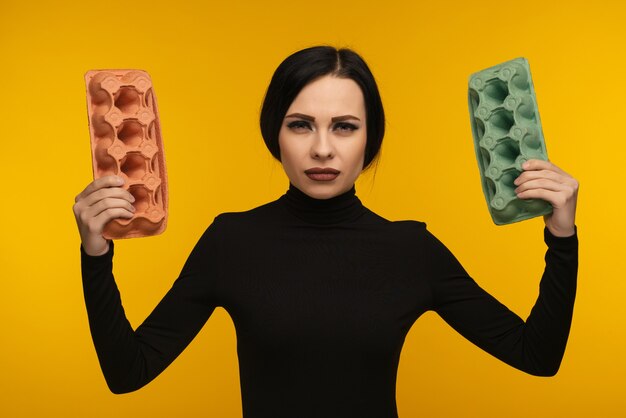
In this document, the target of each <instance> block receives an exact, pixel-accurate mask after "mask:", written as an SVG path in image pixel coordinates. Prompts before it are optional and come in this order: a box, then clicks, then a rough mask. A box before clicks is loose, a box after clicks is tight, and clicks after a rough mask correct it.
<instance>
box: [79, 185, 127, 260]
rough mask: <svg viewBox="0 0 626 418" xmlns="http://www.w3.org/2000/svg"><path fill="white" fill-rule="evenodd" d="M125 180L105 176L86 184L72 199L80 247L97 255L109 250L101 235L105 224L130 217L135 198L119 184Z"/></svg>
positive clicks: (107, 243) (90, 253)
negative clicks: (112, 220) (81, 245)
mask: <svg viewBox="0 0 626 418" xmlns="http://www.w3.org/2000/svg"><path fill="white" fill-rule="evenodd" d="M123 184H124V179H122V178H121V177H118V176H105V177H100V178H99V179H96V180H94V181H93V182H91V183H89V185H88V186H87V187H85V190H83V191H82V192H80V194H79V195H78V196H76V198H75V199H74V201H75V203H74V206H73V209H74V216H75V217H76V223H77V224H78V232H79V233H80V240H81V242H82V244H83V249H84V250H85V252H86V253H87V254H88V255H92V256H96V255H102V254H106V252H107V251H109V241H108V240H106V239H105V238H104V237H103V236H102V230H103V229H104V226H105V225H106V224H107V222H109V221H110V220H111V219H115V218H132V217H133V215H134V213H135V208H134V207H133V205H132V203H133V202H134V201H135V198H134V197H133V195H132V194H130V193H129V192H128V191H126V190H124V189H123V188H122V187H121V186H122V185H123Z"/></svg>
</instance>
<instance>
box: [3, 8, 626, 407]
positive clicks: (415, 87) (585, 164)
mask: <svg viewBox="0 0 626 418" xmlns="http://www.w3.org/2000/svg"><path fill="white" fill-rule="evenodd" d="M374 4H378V2H373V1H372V2H364V1H353V0H346V1H341V2H338V1H326V0H320V1H315V2H294V1H270V2H266V1H263V2H261V1H258V2H255V1H251V0H248V1H232V2H226V1H219V2H218V1H209V2H201V1H197V2H186V1H182V0H181V1H176V2H161V1H154V0H151V1H147V0H136V1H107V2H43V1H39V2H37V1H31V2H22V1H17V0H2V2H1V3H0V53H1V54H2V64H1V65H0V95H1V96H0V121H1V122H2V125H1V126H2V130H1V131H0V135H1V144H2V148H1V149H0V167H1V170H2V200H1V202H2V204H1V205H0V233H1V238H0V280H1V284H2V290H1V291H0V318H2V329H1V331H0V338H1V340H0V416H2V417H109V416H115V417H137V416H142V417H169V416H204V417H225V418H229V417H238V416H241V406H240V391H239V377H238V366H237V357H236V351H235V350H236V340H235V333H234V329H233V325H232V321H231V320H230V318H229V317H228V315H227V314H226V312H225V311H224V310H222V309H218V310H216V311H215V313H214V314H213V316H212V317H211V319H210V320H209V322H208V323H207V325H206V326H205V328H204V329H203V331H202V332H201V334H200V335H199V336H198V337H197V338H196V340H195V341H194V342H193V343H192V344H191V345H190V346H189V347H188V349H187V350H186V351H185V352H184V353H183V354H182V355H181V357H180V358H179V359H178V360H176V362H175V363H174V364H173V365H172V366H171V367H170V368H169V369H168V370H166V371H165V372H164V373H163V374H162V375H161V376H160V377H159V378H157V379H156V380H155V381H154V382H152V383H150V384H149V385H148V386H147V387H145V388H143V389H142V390H140V391H138V392H135V393H132V394H128V395H122V396H116V395H112V394H110V393H109V392H108V390H107V388H106V385H105V383H104V379H103V377H102V375H101V373H100V370H99V366H98V363H97V359H96V355H95V351H94V349H93V346H92V343H91V337H90V334H89V330H88V325H87V318H86V313H85V308H84V303H83V299H82V287H81V280H80V270H79V268H80V265H79V251H78V250H79V239H78V234H77V232H76V226H75V222H74V219H73V215H72V210H71V206H72V204H73V199H74V196H75V195H76V194H77V193H79V192H80V191H81V190H82V189H83V187H84V186H85V185H87V183H88V182H89V181H90V180H91V157H90V148H89V135H88V125H87V115H86V101H85V87H84V82H83V74H84V73H85V72H86V71H87V70H89V69H95V68H140V69H145V70H147V71H148V72H149V73H150V74H151V76H152V78H153V82H154V85H155V91H156V95H157V98H158V100H159V109H160V113H161V122H162V128H163V137H164V143H165V152H166V161H167V168H168V173H169V185H170V212H169V225H168V229H167V230H166V232H165V233H164V234H163V235H161V236H159V237H154V238H143V239H134V240H124V241H118V242H117V248H116V250H117V254H116V258H115V273H116V278H117V281H118V284H119V287H120V290H121V292H122V295H123V301H124V305H125V308H126V312H127V315H128V317H129V319H130V321H131V323H132V324H133V325H134V326H137V325H138V324H139V323H140V322H141V321H142V320H143V318H145V316H146V315H148V314H149V312H150V311H151V310H152V308H153V307H154V306H155V305H156V303H157V302H158V301H159V300H160V298H161V297H162V295H163V294H164V293H165V292H166V291H167V290H168V288H169V287H170V285H171V283H172V281H173V280H174V279H175V278H176V277H177V275H178V272H179V271H180V268H181V267H182V264H183V263H184V261H185V259H186V257H187V255H188V254H189V251H190V250H191V248H192V247H193V245H194V244H195V242H196V240H197V238H198V237H199V236H200V234H201V233H202V232H203V231H204V229H205V228H206V226H207V225H208V224H209V223H210V222H211V221H212V219H213V217H214V216H215V215H217V214H218V213H220V212H225V211H238V210H245V209H248V208H251V207H254V206H257V205H259V204H262V203H265V202H267V201H270V200H273V199H275V198H277V197H278V196H279V195H280V194H282V193H283V192H284V191H285V190H286V187H287V180H286V178H285V176H284V174H283V173H282V169H281V167H280V165H278V164H277V163H275V162H273V161H272V159H271V158H270V156H269V153H268V152H267V151H266V149H265V147H264V145H263V142H262V140H261V136H260V133H259V128H258V122H257V120H258V115H259V108H260V104H261V100H262V98H263V95H264V92H265V89H266V86H267V84H268V82H269V80H270V77H271V75H272V73H273V71H274V69H275V68H276V66H277V65H278V64H279V63H280V61H281V60H282V59H283V58H285V57H286V56H287V55H288V54H290V53H292V52H294V51H296V50H298V49H301V48H304V47H307V46H311V45H315V44H323V43H328V44H332V45H338V46H349V47H352V48H354V49H356V50H357V51H358V52H360V53H361V54H362V55H363V56H364V57H365V58H366V60H367V61H368V63H369V64H370V66H371V68H372V71H373V72H374V74H375V76H376V77H377V80H378V82H379V87H380V89H381V93H382V97H383V101H384V103H385V106H386V112H387V116H388V126H387V127H388V131H387V135H386V138H385V144H384V147H383V154H382V159H381V162H380V165H379V167H378V170H377V171H376V175H375V176H373V173H370V174H368V175H366V176H364V177H363V178H362V179H360V180H359V183H358V184H357V192H358V195H359V196H360V197H361V199H362V200H363V202H364V203H365V204H366V205H367V206H368V207H369V208H371V209H372V210H374V211H375V212H378V213H379V214H381V215H383V216H385V217H387V218H389V219H393V220H399V219H419V220H423V221H426V222H427V223H428V225H429V228H430V230H431V231H432V232H434V233H435V234H436V235H437V236H438V237H439V238H440V239H441V240H442V241H443V242H444V243H445V244H446V245H447V246H448V247H449V248H450V249H451V250H452V251H453V252H454V253H455V254H456V256H457V257H458V258H459V259H460V261H461V262H462V263H463V265H464V266H465V268H466V269H467V270H468V271H469V272H470V273H471V274H472V275H473V276H474V277H475V278H476V280H477V281H478V282H479V283H480V284H481V285H482V286H483V287H484V288H486V289H487V290H489V291H490V292H491V293H493V294H494V295H495V296H496V297H497V298H498V299H500V300H501V301H502V302H503V303H505V304H506V305H507V306H509V307H510V308H511V309H512V310H514V311H515V312H517V313H518V314H519V315H521V316H522V317H526V316H527V315H528V313H529V311H530V308H531V306H532V304H533V302H534V300H535V297H536V294H537V289H538V281H539V278H540V275H541V271H542V268H543V253H544V251H545V247H544V245H543V243H542V221H541V220H540V219H534V220H530V221H526V222H522V223H520V224H515V225H510V226H503V227H496V226H494V225H493V224H492V222H491V220H490V218H489V215H488V212H487V208H486V205H485V201H484V198H483V194H482V190H481V187H480V181H479V176H478V170H477V167H476V162H475V158H474V150H473V143H472V138H471V132H470V125H469V118H468V110H467V103H466V95H467V77H468V75H469V74H470V73H472V72H474V71H477V70H480V69H482V68H485V67H488V66H491V65H494V64H497V63H499V62H502V61H505V60H508V59H512V58H515V57H518V56H524V57H526V58H528V59H529V62H530V65H531V69H532V73H533V74H532V75H533V79H534V82H535V87H536V90H537V98H538V105H539V109H540V113H541V118H542V122H543V126H544V134H545V137H546V143H547V148H548V154H549V156H550V158H551V160H553V161H554V162H556V163H557V164H558V165H560V166H561V167H563V168H564V169H565V170H566V171H568V172H571V173H572V174H574V175H575V177H576V178H578V179H579V180H580V183H581V189H580V199H579V212H578V222H577V223H578V226H579V236H580V241H581V251H580V271H579V288H578V299H577V302H576V308H575V315H574V322H573V326H572V331H571V337H570V340H569V344H568V348H567V351H566V353H565V358H564V360H563V364H562V367H561V370H560V372H559V374H558V375H557V376H556V377H554V378H537V377H531V376H528V375H526V374H524V373H522V372H519V371H517V370H515V369H513V368H511V367H509V366H506V365H504V364H502V363H500V362H499V361H497V360H495V359H494V358H492V357H490V356H489V355H487V354H485V353H484V352H482V351H481V350H479V349H478V348H476V347H474V346H473V345H472V344H470V343H469V342H467V341H466V340H464V339H463V338H462V337H460V336H459V335H458V334H456V333H455V332H454V331H453V330H451V329H450V328H449V327H448V326H447V325H446V324H445V323H444V322H443V321H442V320H441V319H440V318H439V317H438V316H437V315H436V314H434V313H427V314H426V315H424V316H423V317H422V318H421V319H420V320H418V321H417V322H416V324H415V325H414V327H413V328H412V330H411V332H410V333H409V335H408V337H407V340H406V343H405V346H404V350H403V352H402V357H401V363H400V369H399V372H398V382H397V383H398V384H397V402H398V409H399V413H400V417H401V418H409V417H417V416H422V417H481V418H484V417H528V416H533V417H618V416H624V414H625V412H624V411H625V410H626V401H625V399H626V397H625V396H624V388H625V387H626V382H625V380H626V377H625V376H626V360H625V359H626V356H625V355H624V353H625V352H626V326H625V325H624V318H626V301H625V289H626V285H625V284H624V283H625V279H624V271H625V270H626V265H625V262H624V258H626V257H625V256H624V245H623V239H624V238H623V237H624V236H625V235H626V228H625V226H624V204H625V203H626V198H625V197H624V192H623V189H624V188H623V186H622V183H623V173H624V170H623V167H624V157H625V154H626V152H625V151H626V145H625V144H624V141H625V134H624V126H625V123H624V119H625V109H626V106H625V104H624V103H625V102H624V98H625V97H626V86H625V82H624V80H626V58H625V57H626V55H625V53H624V48H625V46H624V45H626V24H625V23H624V22H625V21H626V7H625V6H624V3H623V2H620V1H608V0H595V1H592V2H589V1H585V2H583V1H554V2H545V1H525V2H517V3H512V2H505V1H501V0H498V1H491V0H483V1H476V2H466V3H463V2H453V1H442V2H433V1H415V2H412V1H406V0H403V1H395V0H389V1H385V2H382V4H383V6H373V5H374Z"/></svg>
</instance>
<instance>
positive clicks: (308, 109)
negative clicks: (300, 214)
mask: <svg viewBox="0 0 626 418" xmlns="http://www.w3.org/2000/svg"><path fill="white" fill-rule="evenodd" d="M365 124H366V120H365V102H364V99H363V92H362V91H361V88H360V87H359V85H358V84H357V83H356V82H354V81H353V80H351V79H348V78H339V77H335V76H331V75H327V76H323V77H320V78H318V79H316V80H314V81H312V82H311V83H309V84H307V85H306V86H305V87H304V88H303V89H302V90H301V91H300V93H299V94H298V96H296V98H295V99H294V101H293V102H292V103H291V106H289V109H288V110H287V113H286V114H285V118H284V120H283V123H282V126H281V128H280V133H279V135H278V144H279V146H280V157H281V163H282V165H283V168H284V170H285V173H286V174H287V177H289V181H290V182H291V183H292V184H293V185H294V186H295V187H297V188H298V189H299V190H301V191H302V192H304V193H306V194H307V195H309V196H311V197H313V198H316V199H329V198H331V197H334V196H337V195H339V194H341V193H344V192H346V191H348V190H349V189H350V188H351V187H352V185H353V184H354V182H355V181H356V179H357V177H358V176H359V174H360V173H361V171H362V170H363V162H364V158H365V144H366V142H367V129H366V125H365Z"/></svg>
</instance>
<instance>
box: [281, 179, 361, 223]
mask: <svg viewBox="0 0 626 418" xmlns="http://www.w3.org/2000/svg"><path fill="white" fill-rule="evenodd" d="M355 193H356V191H355V188H354V186H352V188H351V189H350V190H348V191H346V192H345V193H342V194H340V195H338V196H334V197H331V198H329V199H315V198H313V197H311V196H309V195H307V194H306V193H304V192H302V191H301V190H299V189H298V188H297V187H295V186H294V185H293V184H290V185H289V190H287V193H285V194H284V195H283V196H282V197H281V201H282V202H283V203H284V204H285V206H286V207H287V209H288V210H289V212H291V213H292V214H293V215H295V216H297V217H298V218H300V219H301V220H303V221H305V222H307V223H311V224H318V225H333V224H339V223H345V222H350V221H354V220H356V219H358V218H359V217H360V216H361V215H362V214H363V213H364V212H365V208H364V207H363V205H362V204H361V201H360V200H359V198H358V197H356V194H355Z"/></svg>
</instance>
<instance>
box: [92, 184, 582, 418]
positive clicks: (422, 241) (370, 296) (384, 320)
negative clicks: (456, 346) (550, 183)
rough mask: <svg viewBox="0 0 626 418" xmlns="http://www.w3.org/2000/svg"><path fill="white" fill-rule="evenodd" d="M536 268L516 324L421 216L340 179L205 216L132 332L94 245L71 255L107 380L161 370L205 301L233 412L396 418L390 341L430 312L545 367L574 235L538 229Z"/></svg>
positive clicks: (130, 383)
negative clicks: (409, 215) (378, 207)
mask: <svg viewBox="0 0 626 418" xmlns="http://www.w3.org/2000/svg"><path fill="white" fill-rule="evenodd" d="M544 240H545V242H546V244H547V245H548V251H547V253H546V257H545V260H546V268H545V272H544V274H543V277H542V279H541V284H540V294H539V297H538V299H537V301H536V303H535V305H534V307H533V309H532V312H531V314H530V316H529V317H528V319H527V320H526V322H524V321H523V320H522V319H520V318H519V317H518V316H517V315H515V314H514V313H513V312H511V311H510V310H508V309H507V308H506V307H505V306H504V305H502V304H501V303H499V302H498V301H497V300H496V299H494V298H493V297H492V296H490V295H489V294H488V293H487V292H485V291H484V290H483V289H481V288H480V287H479V286H478V285H477V284H476V282H474V280H472V279H471V278H470V277H469V276H468V274H467V273H466V272H465V271H464V269H463V268H462V267H461V265H460V264H459V263H458V261H457V260H456V259H455V258H454V256H453V255H452V254H451V253H450V252H449V251H448V250H447V249H446V247H445V246H444V245H443V244H441V243H440V242H439V241H438V240H437V239H436V238H435V237H434V236H433V235H431V234H430V233H429V232H428V231H427V229H426V226H425V224H424V223H421V222H415V221H402V222H390V221H388V220H385V219H384V218H381V217H380V216H378V215H376V214H375V213H373V212H371V211H370V210H368V209H367V208H365V207H364V206H363V205H362V204H361V202H360V201H359V199H358V198H357V197H356V196H355V191H354V188H353V189H352V190H350V191H348V192H346V193H344V194H342V195H340V196H337V197H334V198H331V199H328V200H316V199H313V198H311V197H309V196H307V195H306V194H304V193H302V192H301V191H299V190H298V189H296V188H295V187H293V186H291V187H290V188H289V190H288V192H287V193H286V194H285V195H283V196H282V197H280V198H279V199H278V200H276V201H274V202H271V203H268V204H266V205H263V206H260V207H258V208H255V209H252V210H250V211H247V212H242V213H225V214H221V215H219V216H218V217H216V218H215V220H214V222H213V223H212V224H211V225H210V226H209V227H208V228H207V230H206V231H205V233H204V234H203V235H202V237H201V238H200V240H199V241H198V243H197V244H196V246H195V248H194V249H193V251H192V252H191V254H190V255H189V258H188V260H187V262H186V263H185V265H184V267H183V269H182V271H181V273H180V276H179V277H178V279H177V280H176V281H175V283H174V284H173V286H172V288H171V290H170V291H169V292H168V293H167V294H166V295H165V297H164V298H163V300H162V301H161V302H160V303H159V304H158V306H157V307H156V308H155V310H154V311H153V312H152V313H151V314H150V316H149V317H148V318H147V319H146V320H145V322H144V323H143V324H141V325H140V326H139V327H138V328H137V329H136V330H134V331H133V329H132V328H131V326H130V324H129V323H128V321H127V320H126V317H125V315H124V310H123V308H122V304H121V301H120V295H119V292H118V290H117V287H116V284H115V281H114V278H113V274H112V258H113V245H111V247H110V250H109V252H108V253H107V254H105V255H102V256H97V257H92V256H88V255H86V254H85V253H84V251H82V274H83V285H84V293H85V300H86V305H87V311H88V315H89V324H90V328H91V333H92V336H93V341H94V344H95V347H96V351H97V353H98V358H99V360H100V365H101V367H102V371H103V373H104V376H105V378H106V381H107V384H108V385H109V388H110V389H111V390H112V391H113V392H115V393H122V392H128V391H133V390H136V389H138V388H140V387H142V386H143V385H145V384H147V383H148V382H150V381H151V380H152V379H153V378H154V377H156V376H157V375H158V374H159V373H160V372H161V371H162V370H163V369H165V368H166V367H167V366H168V365H169V364H170V363H171V362H172V361H173V360H174V359H175V358H176V357H177V356H178V355H179V354H180V352H181V351H182V350H183V349H184V348H185V347H186V346H187V344H189V342H190V341H191V340H192V339H193V338H194V336H195V335H196V334H197V333H198V331H199V330H200V328H201V327H202V326H203V324H204V323H205V322H206V321H207V319H208V318H209V317H210V315H211V313H212V312H213V310H214V309H215V307H217V306H221V307H223V308H224V309H225V310H226V311H227V312H228V313H229V314H230V316H231V317H232V319H233V322H234V325H235V329H236V334H237V351H238V357H239V368H240V370H239V371H240V382H241V395H242V403H243V415H244V417H245V418H260V417H268V418H269V417H271V418H283V417H284V418H295V417H298V418H306V417H324V418H333V417H341V418H346V417H359V418H368V417H371V418H392V417H397V409H396V402H395V385H396V371H397V368H398V361H399V358H400V351H401V349H402V344H403V342H404V338H405V336H406V334H407V332H408V331H409V329H410V328H411V325H412V324H413V323H414V322H415V320H416V319H417V318H418V317H419V316H420V315H422V314H423V313H424V312H425V311H428V310H434V311H436V312H437V313H438V314H439V315H440V316H441V317H442V318H443V319H444V320H445V321H446V322H448V323H449V324H450V325H451V326H452V327H454V329H456V330H457V331H458V332H459V333H461V334H462V335H463V336H465V337H466V338H467V339H469V340H470V341H472V342H473V343H474V344H476V345H478V346H479V347H481V348H482V349H484V350H485V351H487V352H489V353H491V354H492V355H494V356H495V357H497V358H499V359H501V360H502V361H504V362H506V363H508V364H510V365H512V366H514V367H516V368H518V369H521V370H523V371H525V372H528V373H531V374H535V375H553V374H554V373H556V371H557V370H558V368H559V365H560V362H561V359H562V356H563V353H564V350H565V345H566V341H567V337H568V333H569V329H570V323H571V319H572V309H573V304H574V296H575V291H576V274H577V254H578V251H577V246H578V241H577V237H576V236H573V237H568V238H557V237H554V236H552V235H551V234H550V233H549V231H548V230H547V229H546V230H545V231H544Z"/></svg>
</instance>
